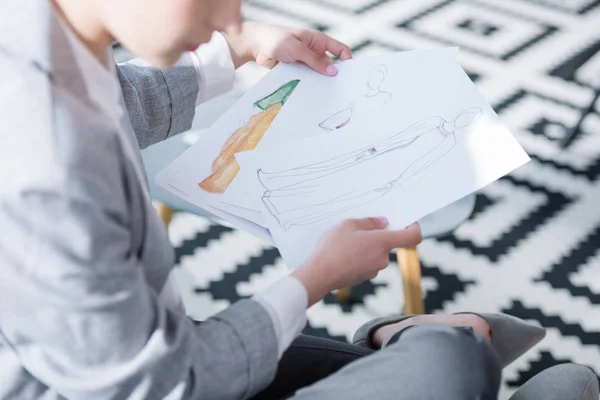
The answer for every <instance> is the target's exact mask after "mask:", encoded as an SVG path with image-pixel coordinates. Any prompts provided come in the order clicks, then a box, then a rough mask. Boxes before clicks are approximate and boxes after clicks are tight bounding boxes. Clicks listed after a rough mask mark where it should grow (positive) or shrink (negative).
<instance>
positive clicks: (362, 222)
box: [350, 217, 389, 231]
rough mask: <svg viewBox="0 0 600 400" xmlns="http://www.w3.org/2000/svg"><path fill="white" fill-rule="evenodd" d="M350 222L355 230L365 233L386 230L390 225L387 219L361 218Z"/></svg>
mask: <svg viewBox="0 0 600 400" xmlns="http://www.w3.org/2000/svg"><path fill="white" fill-rule="evenodd" d="M350 221H351V222H352V225H353V226H354V227H355V228H357V229H360V230H364V231H371V230H375V229H384V228H385V227H386V226H388V223H389V222H388V220H387V218H386V217H373V218H359V219H351V220H350Z"/></svg>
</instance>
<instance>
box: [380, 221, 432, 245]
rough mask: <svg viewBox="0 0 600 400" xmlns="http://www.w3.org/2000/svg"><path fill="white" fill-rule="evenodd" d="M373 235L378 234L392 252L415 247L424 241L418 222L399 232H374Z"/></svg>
mask: <svg viewBox="0 0 600 400" xmlns="http://www.w3.org/2000/svg"><path fill="white" fill-rule="evenodd" d="M373 234H377V235H378V236H379V237H380V239H381V241H382V242H383V243H384V244H385V246H386V247H388V248H389V249H390V250H391V249H397V248H400V247H414V246H416V245H418V244H419V243H421V241H423V236H422V235H421V227H420V226H419V224H418V223H417V222H415V223H414V224H412V225H410V226H409V227H408V228H406V229H402V230H399V231H380V232H373Z"/></svg>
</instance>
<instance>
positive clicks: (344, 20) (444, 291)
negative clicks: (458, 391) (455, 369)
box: [170, 0, 600, 398]
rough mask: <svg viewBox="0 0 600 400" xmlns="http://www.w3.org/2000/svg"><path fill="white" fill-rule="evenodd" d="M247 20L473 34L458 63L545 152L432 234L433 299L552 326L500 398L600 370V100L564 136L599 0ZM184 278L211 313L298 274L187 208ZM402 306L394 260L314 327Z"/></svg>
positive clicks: (585, 68)
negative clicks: (570, 366) (575, 371)
mask: <svg viewBox="0 0 600 400" xmlns="http://www.w3.org/2000/svg"><path fill="white" fill-rule="evenodd" d="M243 13H244V16H245V18H247V19H250V20H258V21H265V22H272V23H277V24H285V25H293V26H300V27H310V28H314V29H319V30H322V31H325V32H327V33H328V34H330V35H332V36H334V37H336V38H338V39H340V40H343V41H344V42H346V43H348V44H349V45H350V46H351V47H352V48H353V50H354V54H355V56H361V55H368V54H381V53H383V52H389V51H401V50H409V49H416V48H427V47H439V46H459V47H460V52H459V56H458V57H459V62H460V63H461V64H462V66H463V67H464V69H465V70H466V71H467V73H468V74H469V76H470V77H471V78H472V79H473V81H474V82H475V84H476V85H477V86H478V88H479V90H480V91H481V92H482V93H483V95H484V96H485V97H486V99H487V100H488V102H489V103H490V104H491V105H492V107H493V108H494V109H495V110H496V111H497V112H498V114H499V115H500V117H501V119H502V120H503V122H504V123H505V124H506V125H507V126H508V127H509V128H510V129H511V131H512V132H513V133H514V134H515V135H516V137H517V139H518V140H519V142H520V143H521V144H522V145H523V146H524V148H525V149H526V151H527V152H528V153H529V155H530V156H531V158H532V161H531V162H530V163H529V164H527V165H526V166H524V167H522V168H521V169H519V170H517V171H515V172H514V173H512V174H511V175H510V176H507V177H505V178H503V179H501V180H499V181H498V182H496V183H494V184H492V185H490V186H488V187H486V188H485V189H483V190H481V191H480V192H479V193H478V195H477V203H476V209H475V211H474V213H473V215H472V216H471V218H470V219H469V220H468V221H466V222H465V223H464V224H463V225H462V226H461V227H460V228H459V229H457V230H456V231H455V232H453V233H452V234H451V235H448V236H444V237H440V238H435V239H429V240H426V241H425V242H423V244H422V245H420V247H419V252H420V255H421V259H422V264H423V267H422V268H423V286H424V291H425V303H426V308H427V312H430V313H452V312H457V311H488V312H493V311H502V312H506V313H509V314H512V315H515V316H518V317H521V318H524V319H527V320H530V321H532V322H534V323H537V324H539V325H541V326H543V327H545V328H546V329H547V331H548V334H547V337H546V338H545V339H544V340H543V341H542V342H541V343H540V344H539V345H537V346H536V347H535V348H534V349H533V350H532V351H530V352H529V353H527V354H526V355H525V356H523V357H521V358H520V359H519V360H518V361H517V362H515V363H514V364H513V365H512V366H511V367H509V368H507V369H506V370H505V371H504V376H503V388H502V398H507V396H509V395H510V394H511V393H512V392H513V391H514V390H515V389H516V388H518V387H519V386H520V385H521V384H522V383H523V382H525V381H526V380H527V379H529V378H530V377H532V376H533V375H535V374H536V373H538V372H540V371H542V370H543V369H545V368H548V367H549V366H551V365H554V364H558V363H563V362H568V361H571V362H576V363H580V364H584V365H587V366H590V367H592V368H593V369H594V370H595V371H596V372H597V373H600V112H599V111H600V110H599V107H598V105H596V109H595V112H593V113H591V114H590V115H589V116H588V117H587V118H586V119H585V121H584V123H583V125H582V134H581V135H580V136H579V137H578V138H577V139H576V140H575V141H574V142H572V143H571V144H570V145H569V146H568V147H567V148H561V146H560V144H559V143H560V139H561V138H562V137H564V135H565V134H566V132H567V131H568V128H569V127H572V126H573V125H574V124H575V123H576V122H577V120H578V119H579V117H580V114H581V111H582V109H584V108H586V107H587V105H588V104H589V103H590V101H591V99H592V97H593V93H594V88H595V87H597V86H598V85H600V79H598V78H600V1H599V0H569V1H565V0H485V1H476V0H295V1H286V2H284V1H280V0H246V1H244V6H243ZM170 236H171V240H172V243H173V245H174V246H175V248H176V251H177V269H176V271H177V278H178V284H179V286H180V288H181V291H182V292H183V296H184V301H185V303H186V306H187V309H188V313H189V314H190V315H191V316H193V317H194V318H197V319H205V318H207V317H208V316H210V315H212V314H214V313H216V312H218V311H219V310H222V309H223V308H225V307H227V306H229V305H230V304H232V303H233V302H235V301H237V300H239V299H242V298H245V297H248V296H251V295H252V294H254V293H256V292H257V291H259V290H261V289H263V288H265V287H267V286H268V285H270V284H271V283H273V282H274V281H275V280H277V279H278V278H279V277H281V276H283V275H284V274H286V273H287V269H286V267H285V265H284V264H283V262H282V260H281V258H280V257H279V253H278V251H277V250H276V249H273V248H270V247H268V246H266V245H265V244H263V243H262V242H261V241H259V240H257V239H255V238H253V237H252V236H251V235H249V234H247V233H245V232H241V231H237V230H232V229H230V228H228V227H223V226H218V225H214V224H212V223H210V222H209V221H207V220H204V219H202V218H200V217H197V216H194V215H189V214H185V213H177V214H176V215H175V217H174V219H173V222H172V224H171V227H170ZM401 309H402V283H401V281H400V274H399V272H398V269H397V266H396V264H395V258H394V256H393V255H391V263H390V267H389V268H387V269H386V270H384V271H382V272H381V273H380V274H379V276H377V278H375V279H373V280H372V281H370V282H366V283H364V284H362V285H360V286H358V287H356V288H354V290H353V299H352V301H351V302H350V304H345V305H341V304H338V303H337V302H336V300H335V299H334V298H333V296H332V295H329V296H327V297H326V298H325V299H324V301H322V302H320V303H318V304H316V305H315V306H314V307H312V308H311V309H310V310H309V323H308V325H307V328H306V330H305V333H309V334H313V335H319V336H324V337H330V338H333V339H336V340H348V339H350V337H351V335H352V333H353V332H354V330H355V329H356V328H357V327H358V326H359V325H360V324H362V323H363V322H365V321H366V320H368V319H371V318H374V317H377V316H381V315H390V314H394V313H398V312H400V310H401Z"/></svg>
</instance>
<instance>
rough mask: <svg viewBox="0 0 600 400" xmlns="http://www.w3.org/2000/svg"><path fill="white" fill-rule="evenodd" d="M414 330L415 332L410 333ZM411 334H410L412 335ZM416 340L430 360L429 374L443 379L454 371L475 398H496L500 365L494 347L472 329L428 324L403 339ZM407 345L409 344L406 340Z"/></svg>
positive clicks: (409, 332)
mask: <svg viewBox="0 0 600 400" xmlns="http://www.w3.org/2000/svg"><path fill="white" fill-rule="evenodd" d="M411 331H412V332H411ZM409 334H410V335H409ZM405 340H406V341H413V343H411V345H414V346H417V347H420V348H421V351H422V353H421V354H422V356H423V357H425V358H427V359H429V360H430V361H429V362H428V363H427V364H428V365H429V366H428V367H427V374H428V375H429V376H430V377H432V378H435V377H436V376H438V375H439V378H440V379H442V380H443V379H444V377H447V376H448V373H451V375H452V376H453V378H454V379H456V383H457V384H458V385H459V386H462V387H463V388H464V390H466V392H464V393H473V394H474V396H473V397H472V398H477V397H476V396H481V398H487V397H486V395H485V394H489V395H490V396H489V398H495V394H496V393H497V392H498V389H499V387H500V377H501V370H502V369H501V366H500V359H499V358H498V355H497V354H496V352H495V351H494V350H493V348H492V346H491V345H490V344H489V343H487V342H486V341H485V340H484V339H483V338H481V337H480V336H479V335H477V334H475V333H474V332H473V331H471V330H466V329H457V328H450V327H441V326H427V327H422V328H421V329H417V328H416V327H415V328H413V329H411V330H410V331H407V332H406V334H405V335H404V337H402V338H401V339H400V342H404V341H405ZM404 344H408V343H406V342H404Z"/></svg>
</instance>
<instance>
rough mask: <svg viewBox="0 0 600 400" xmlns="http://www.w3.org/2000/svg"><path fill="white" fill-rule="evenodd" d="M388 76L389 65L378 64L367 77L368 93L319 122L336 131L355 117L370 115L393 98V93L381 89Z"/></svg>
mask: <svg viewBox="0 0 600 400" xmlns="http://www.w3.org/2000/svg"><path fill="white" fill-rule="evenodd" d="M386 77H387V67H386V66H385V65H378V66H376V67H375V68H373V69H372V70H371V73H369V77H368V78H367V93H366V94H365V95H364V96H361V97H359V98H358V99H356V100H354V101H353V102H351V103H350V105H349V106H348V107H347V108H345V109H343V110H341V111H338V112H336V113H335V114H333V115H332V116H330V117H329V118H327V119H326V120H324V121H322V122H321V123H319V127H320V128H321V129H323V130H325V131H335V130H337V129H341V128H343V127H345V126H346V125H348V124H349V123H350V120H351V119H353V118H362V117H368V116H369V115H370V114H371V113H372V112H373V111H374V110H376V109H378V108H381V106H383V105H385V104H387V103H389V102H390V100H392V94H391V93H390V92H386V91H383V90H381V85H382V84H383V82H384V81H385V78H386Z"/></svg>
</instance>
